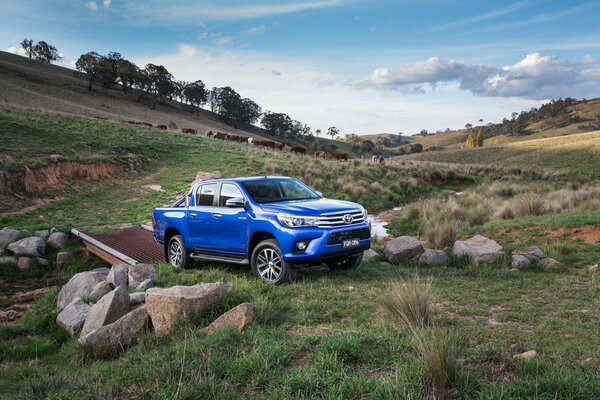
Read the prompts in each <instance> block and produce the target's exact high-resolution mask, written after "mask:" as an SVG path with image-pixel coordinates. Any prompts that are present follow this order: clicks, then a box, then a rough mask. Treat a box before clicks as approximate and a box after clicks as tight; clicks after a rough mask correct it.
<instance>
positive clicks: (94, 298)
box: [90, 281, 112, 303]
mask: <svg viewBox="0 0 600 400" xmlns="http://www.w3.org/2000/svg"><path fill="white" fill-rule="evenodd" d="M111 290H112V287H111V286H110V284H109V283H108V282H106V281H102V282H98V283H96V286H94V289H92V293H90V301H91V302H92V303H96V302H98V301H99V300H100V299H101V298H102V297H104V295H106V294H108V293H110V291H111Z"/></svg>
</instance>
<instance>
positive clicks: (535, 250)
mask: <svg viewBox="0 0 600 400" xmlns="http://www.w3.org/2000/svg"><path fill="white" fill-rule="evenodd" d="M512 254H513V255H517V256H525V257H527V259H529V261H534V260H539V259H540V258H542V257H544V252H543V251H542V249H540V248H539V247H537V246H529V247H526V248H524V249H519V250H515V251H513V252H512Z"/></svg>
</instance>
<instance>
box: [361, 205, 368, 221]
mask: <svg viewBox="0 0 600 400" xmlns="http://www.w3.org/2000/svg"><path fill="white" fill-rule="evenodd" d="M362 215H363V220H364V221H366V220H367V218H369V213H368V212H367V210H366V209H365V208H363V209H362Z"/></svg>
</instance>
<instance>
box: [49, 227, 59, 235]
mask: <svg viewBox="0 0 600 400" xmlns="http://www.w3.org/2000/svg"><path fill="white" fill-rule="evenodd" d="M54 232H58V229H56V228H55V227H52V228H50V234H51V235H52V234H53V233H54Z"/></svg>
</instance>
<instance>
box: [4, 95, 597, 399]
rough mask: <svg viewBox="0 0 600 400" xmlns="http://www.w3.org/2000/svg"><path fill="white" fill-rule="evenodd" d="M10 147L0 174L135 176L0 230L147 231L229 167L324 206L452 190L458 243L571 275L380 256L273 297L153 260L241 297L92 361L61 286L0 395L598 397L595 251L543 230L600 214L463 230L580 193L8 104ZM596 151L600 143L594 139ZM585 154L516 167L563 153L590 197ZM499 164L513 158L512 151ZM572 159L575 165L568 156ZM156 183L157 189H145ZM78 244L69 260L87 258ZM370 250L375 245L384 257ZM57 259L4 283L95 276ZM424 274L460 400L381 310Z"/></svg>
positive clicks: (408, 229)
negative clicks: (527, 201)
mask: <svg viewBox="0 0 600 400" xmlns="http://www.w3.org/2000/svg"><path fill="white" fill-rule="evenodd" d="M15 132H19V135H15ZM588 135H590V134H588ZM592 135H598V133H595V134H592ZM13 138H14V140H12V139H13ZM0 139H1V140H0V146H2V148H1V150H0V154H2V157H3V158H2V160H1V162H2V169H5V170H8V171H12V172H13V173H14V172H18V171H20V170H22V169H23V168H24V166H25V165H28V166H30V167H32V168H33V167H40V166H42V165H44V164H45V162H46V161H45V160H47V159H48V156H49V155H50V154H55V153H57V154H61V156H63V159H65V160H72V161H78V162H82V163H90V162H93V161H98V160H105V161H110V162H114V163H116V164H118V165H125V166H127V172H125V173H123V174H121V175H119V176H115V177H113V178H109V179H104V180H99V181H92V182H81V181H76V180H73V181H68V182H66V183H64V184H63V185H60V186H57V187H49V188H46V190H45V192H44V193H43V196H46V197H48V198H58V197H60V198H62V200H57V201H56V202H54V203H51V204H47V205H42V206H41V207H39V208H37V209H32V210H31V211H30V212H27V213H23V214H19V215H10V216H3V217H0V226H8V225H10V226H15V227H18V228H23V229H37V228H48V227H50V226H53V225H56V226H59V227H61V228H63V229H68V228H71V227H81V226H86V227H91V228H92V229H104V228H105V227H106V226H107V225H115V224H121V223H126V222H129V223H134V224H138V223H141V222H146V221H147V220H148V218H149V213H150V211H151V210H152V209H153V208H154V207H155V206H157V205H162V204H164V203H167V202H170V201H171V200H172V199H173V198H175V197H176V196H177V194H178V193H179V192H180V191H181V190H184V189H186V187H187V186H188V184H189V182H190V181H192V180H193V179H194V176H195V174H196V172H197V171H199V170H204V171H215V170H218V171H220V172H221V173H222V174H223V175H224V176H231V175H246V174H249V175H259V174H264V173H269V174H288V175H293V176H296V177H299V178H301V179H303V180H304V181H306V182H308V183H309V184H311V185H313V186H315V187H316V188H318V189H319V190H321V191H323V192H324V193H325V194H326V195H328V196H331V197H336V198H347V199H354V200H358V201H360V202H362V203H363V204H365V205H366V206H367V207H368V208H369V209H370V210H375V211H376V210H384V209H386V208H391V207H393V206H396V205H400V204H407V203H411V202H417V203H418V202H419V199H420V198H423V199H424V200H425V199H430V198H431V199H434V200H435V199H438V197H439V196H446V197H448V196H450V195H449V194H447V193H448V189H456V190H464V191H465V192H467V194H465V196H470V197H469V199H470V200H469V201H470V203H473V204H475V206H468V205H467V204H468V202H467V200H465V201H464V202H463V207H464V210H465V215H469V217H465V218H464V219H465V225H461V227H460V230H459V232H458V235H460V236H468V235H471V234H474V233H482V234H486V235H488V236H489V237H492V238H494V239H496V240H498V241H499V242H500V244H502V245H504V246H505V247H506V249H507V250H512V249H515V248H518V247H521V246H526V245H538V246H540V247H541V248H542V249H543V250H544V251H545V252H546V253H547V254H548V255H549V256H551V257H554V258H556V259H557V260H559V261H562V262H564V263H565V265H566V266H565V268H564V269H563V270H561V271H559V272H543V271H542V270H541V268H539V267H537V266H534V267H532V268H531V269H529V270H527V271H522V272H519V273H514V272H510V271H509V268H508V267H507V266H506V265H501V266H494V267H484V268H474V267H472V266H471V265H469V263H467V262H465V261H464V260H460V259H454V260H453V262H452V264H451V265H450V266H448V267H445V268H442V267H436V268H426V267H422V266H417V265H414V264H412V263H402V264H397V265H392V264H390V263H388V262H386V261H385V260H384V259H383V257H381V256H380V257H376V258H374V259H370V260H368V261H365V262H364V263H363V264H362V265H361V266H360V268H358V269H357V270H355V271H350V272H333V271H326V270H312V271H299V272H298V279H297V281H296V282H294V283H293V284H290V285H286V286H278V287H274V286H268V285H264V284H261V283H259V282H258V281H257V280H255V278H254V277H253V276H252V275H251V272H250V271H249V269H248V268H245V267H240V266H230V265H224V264H214V263H201V264H198V265H197V266H196V267H195V268H194V269H190V270H173V269H172V268H170V267H169V266H168V265H166V264H163V263H160V264H158V265H157V266H156V267H157V270H158V278H157V282H156V284H157V285H159V286H171V285H175V284H181V285H191V284H195V283H198V282H215V281H225V282H230V283H232V284H233V290H232V292H231V293H229V294H228V295H227V296H226V297H225V299H224V300H223V301H222V302H221V303H219V304H217V305H216V306H215V307H214V308H213V309H212V310H211V311H210V312H209V313H207V314H206V315H205V316H203V317H202V318H200V319H197V320H194V321H190V322H189V323H187V324H184V325H181V326H179V328H178V329H177V330H176V331H175V332H173V333H171V334H169V335H166V336H158V335H155V334H150V333H149V334H146V335H144V336H143V337H142V338H141V339H140V341H139V342H138V344H137V345H135V346H134V347H132V348H131V349H129V350H127V351H126V352H124V353H123V354H122V355H121V356H120V357H118V358H115V359H108V360H96V361H94V360H89V359H87V358H86V357H85V353H84V352H82V350H81V349H80V348H78V346H77V341H76V339H73V338H70V337H69V336H68V335H67V334H66V333H65V332H63V331H62V330H61V329H60V328H59V327H58V326H57V325H56V324H55V318H56V315H57V312H58V311H57V310H56V308H55V302H56V296H57V290H56V289H51V290H49V291H48V292H47V293H46V294H45V295H44V296H43V297H42V298H40V299H39V300H38V301H37V302H36V303H34V305H33V307H32V308H31V309H30V310H29V311H28V312H27V313H26V314H25V315H24V317H23V318H22V319H21V320H20V321H19V322H17V323H15V324H7V325H0V398H98V397H100V398H114V399H117V398H118V399H122V398H157V399H158V398H190V399H191V398H219V399H227V398H230V399H235V398H240V397H244V398H261V399H262V398H265V399H280V398H327V399H347V398H364V399H399V398H409V399H411V398H414V399H421V398H473V399H490V398H494V399H508V398H536V399H582V400H583V399H592V398H600V368H599V366H600V347H599V346H598V337H597V333H598V313H599V310H600V301H599V300H598V299H600V282H599V280H598V276H597V273H593V272H590V271H588V269H587V266H588V265H590V264H593V263H597V262H598V260H600V250H599V249H600V246H598V245H597V244H591V243H588V242H587V241H585V240H583V239H580V238H578V237H576V235H575V236H573V235H574V233H573V232H571V231H566V233H565V235H564V236H561V235H558V234H551V233H550V232H548V228H549V227H550V228H562V229H566V228H582V227H590V226H592V227H593V226H596V225H598V224H599V223H600V212H599V211H597V210H596V211H590V210H583V209H580V208H577V207H576V206H573V208H570V209H565V210H564V211H563V212H558V213H553V212H552V213H551V212H548V213H546V214H542V215H534V216H530V215H526V216H519V217H514V218H511V219H499V218H494V217H489V219H488V220H486V221H483V220H482V221H479V222H482V223H481V224H478V225H469V224H467V223H466V221H470V218H471V217H470V214H469V212H472V211H471V208H469V207H472V208H473V209H476V204H477V202H478V199H479V197H477V196H483V195H484V194H485V195H486V196H490V198H492V197H491V196H492V195H491V194H490V193H492V192H493V191H498V192H502V193H504V192H506V191H508V189H510V190H511V191H513V192H514V193H512V192H511V194H510V195H509V196H508V195H507V196H505V197H501V198H499V199H498V202H499V205H500V202H501V200H502V201H504V200H506V201H510V200H511V199H512V198H513V197H516V196H518V195H519V192H518V190H517V189H514V188H512V186H515V187H525V188H526V190H533V191H539V192H540V193H544V194H545V193H552V191H557V190H562V189H565V188H567V187H569V185H570V184H571V183H574V181H573V182H569V181H567V180H564V179H563V178H558V179H555V180H552V179H551V180H548V181H539V182H538V181H536V180H534V179H533V178H530V177H513V176H509V175H507V176H505V177H502V176H498V177H497V178H498V179H499V180H502V181H503V182H502V183H506V184H507V185H509V186H510V188H508V189H506V188H500V189H499V188H497V187H495V186H493V182H490V181H488V180H486V179H485V178H483V177H481V176H472V175H468V174H466V173H464V172H462V171H464V169H462V168H460V169H453V168H449V167H439V166H435V165H433V164H432V165H426V164H420V163H415V164H411V163H404V165H402V164H398V165H392V166H389V165H388V166H381V165H366V164H365V165H363V164H360V163H354V162H349V163H339V162H333V161H322V160H314V159H311V158H309V157H300V156H291V155H289V154H288V153H278V152H272V151H267V150H261V149H256V148H251V147H249V146H246V145H237V144H232V143H226V142H221V141H216V140H208V139H205V138H202V137H192V136H187V135H182V134H175V133H165V132H161V131H156V130H151V129H145V128H137V127H131V126H126V125H121V124H117V123H111V122H104V121H96V120H93V119H89V118H83V117H74V116H68V115H57V114H53V113H47V112H38V111H32V110H27V109H21V108H16V107H5V106H3V107H0ZM8 139H11V140H12V141H11V140H8ZM591 140H592V142H593V143H595V141H596V136H592V137H591ZM532 143H533V142H532ZM586 143H587V144H585V145H583V142H582V143H580V145H581V146H582V147H577V146H575V147H570V145H568V144H565V146H564V149H565V151H564V152H563V151H561V152H549V153H547V154H549V156H542V155H541V154H543V152H542V149H544V148H545V146H544V145H538V147H535V145H534V147H532V148H530V149H529V150H528V151H531V152H532V153H536V152H539V153H540V155H539V156H538V157H530V158H529V160H530V161H529V162H528V163H527V157H526V154H525V153H522V154H521V156H520V158H519V157H516V153H513V154H515V157H516V158H515V159H514V160H517V161H512V162H511V163H510V164H509V163H507V165H509V166H511V167H512V166H513V165H512V164H513V163H517V164H518V163H519V162H520V163H523V165H525V164H526V165H527V167H528V168H537V167H542V168H545V167H547V166H548V165H549V164H551V159H550V158H549V157H550V156H551V155H554V157H555V165H556V166H562V167H565V168H567V167H570V168H573V169H572V171H575V172H578V173H581V174H588V178H587V181H590V182H588V183H589V184H593V183H595V182H596V181H595V180H594V179H595V178H594V167H595V166H597V160H590V161H585V162H584V161H582V158H581V154H587V153H584V151H585V146H587V147H589V146H590V145H589V142H586ZM511 146H513V145H511ZM514 146H517V145H516V144H515V145H514ZM517 147H518V146H517ZM561 148H562V147H561ZM507 149H508V150H507ZM481 150H486V149H481ZM495 151H496V152H498V151H503V152H505V153H504V154H509V153H510V147H509V146H500V147H498V148H497V149H495ZM507 152H508V153H507ZM460 153H463V152H460ZM432 154H433V153H432ZM439 154H443V153H439ZM448 154H450V153H448ZM473 154H476V153H473ZM485 154H487V156H486V157H487V158H483V156H482V158H481V159H480V163H484V162H491V163H494V164H495V163H496V162H495V161H494V160H496V158H493V157H494V155H493V154H491V153H490V154H488V153H485ZM574 154H579V155H580V157H579V158H571V157H572V156H573V155H574ZM426 156H429V154H427V155H426ZM132 160H134V161H132ZM519 160H520V161H519ZM438 161H446V160H438ZM452 162H461V159H459V160H458V161H452ZM462 162H466V161H462ZM537 162H539V165H537V164H536V163H537ZM132 163H133V167H134V168H133V170H131V168H129V166H130V165H131V164H132ZM499 163H500V162H499ZM569 164H571V165H569ZM501 165H504V164H501ZM596 170H597V169H596ZM498 174H499V172H498ZM504 181H505V182H504ZM375 182H376V183H377V185H374V183H375ZM149 184H152V185H160V187H161V188H162V190H164V191H156V190H153V189H148V188H147V187H145V186H146V185H149ZM471 192H472V193H471ZM4 196H6V195H4ZM446 197H443V198H444V199H445V198H446ZM4 198H7V197H3V199H4ZM15 201H16V200H14V199H13V200H10V201H7V202H3V203H2V207H3V208H2V211H4V210H14V209H15V207H17V208H18V207H23V206H26V205H29V203H28V201H23V202H22V203H19V204H17V203H15ZM29 201H31V200H29ZM436 201H438V200H436ZM439 201H442V200H439ZM19 202H20V200H19ZM407 208H408V207H407ZM490 213H491V211H490ZM401 218H402V217H401ZM476 220H477V219H476ZM391 227H392V230H393V232H394V233H395V234H407V233H408V234H419V233H420V229H421V228H420V226H419V221H418V220H406V219H405V220H402V219H399V220H396V221H394V222H393V223H392V224H391ZM71 246H72V248H71V249H72V250H74V249H76V248H77V247H78V245H77V244H76V243H73V244H72V245H71ZM376 250H377V251H379V252H380V253H381V250H382V249H381V247H379V245H376ZM49 258H50V260H51V262H50V265H49V266H48V267H46V268H43V267H34V268H32V269H31V270H29V271H27V272H25V273H22V272H19V271H17V270H16V268H9V267H3V268H0V288H10V289H11V290H12V289H14V288H15V287H20V288H25V289H31V288H36V287H44V286H54V285H60V284H62V283H64V282H65V281H66V280H68V279H69V277H70V276H71V275H72V274H73V273H75V272H77V271H82V270H87V269H90V268H93V267H96V266H99V265H101V264H102V262H101V261H99V260H92V261H87V262H86V261H84V260H83V259H82V258H75V259H74V260H73V261H72V262H70V263H69V264H67V265H66V266H65V267H62V268H57V267H56V266H55V265H54V262H53V261H52V255H51V257H49ZM415 274H417V275H419V276H421V277H422V278H433V294H434V303H433V310H434V319H435V321H436V327H435V329H436V331H438V332H440V334H441V335H443V337H444V340H445V341H447V343H448V345H449V346H450V347H451V348H452V349H453V353H454V354H455V357H456V360H457V365H458V366H457V371H458V373H457V378H456V380H455V381H453V386H452V388H451V390H445V391H440V390H438V389H434V388H433V387H432V384H431V381H430V378H429V374H428V368H427V365H428V364H427V363H425V362H424V359H423V357H422V356H421V355H420V354H419V353H418V352H417V351H416V350H415V346H414V338H413V336H412V335H411V333H410V332H407V331H405V330H402V329H398V328H397V327H395V326H393V324H392V323H391V322H390V318H389V316H388V315H387V313H386V312H385V310H384V307H383V306H382V300H383V299H384V298H386V297H387V296H388V294H389V293H390V291H391V283H392V282H393V281H395V280H398V279H409V278H410V277H412V276H414V275H415ZM241 302H252V303H254V304H256V305H257V306H258V307H259V308H260V309H261V310H262V315H261V317H260V320H259V321H258V323H256V324H254V325H252V326H250V327H249V328H248V329H247V330H246V331H245V332H243V333H238V332H236V331H233V330H227V329H226V330H223V331H221V332H219V333H217V334H216V335H213V336H207V335H205V334H204V333H202V332H201V329H200V328H202V327H204V326H206V325H207V324H208V323H209V322H210V321H212V320H213V319H214V318H215V317H216V316H217V315H219V314H220V313H222V312H223V311H225V310H227V309H229V308H231V307H233V306H235V305H237V304H239V303H241ZM0 306H4V305H3V304H0ZM528 350H536V352H537V353H538V355H537V357H535V358H534V359H531V360H518V359H514V358H513V355H515V354H519V353H522V352H524V351H528Z"/></svg>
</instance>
